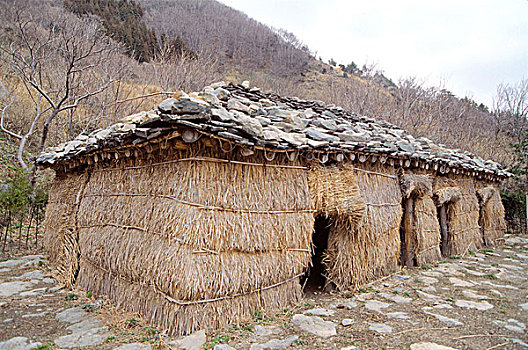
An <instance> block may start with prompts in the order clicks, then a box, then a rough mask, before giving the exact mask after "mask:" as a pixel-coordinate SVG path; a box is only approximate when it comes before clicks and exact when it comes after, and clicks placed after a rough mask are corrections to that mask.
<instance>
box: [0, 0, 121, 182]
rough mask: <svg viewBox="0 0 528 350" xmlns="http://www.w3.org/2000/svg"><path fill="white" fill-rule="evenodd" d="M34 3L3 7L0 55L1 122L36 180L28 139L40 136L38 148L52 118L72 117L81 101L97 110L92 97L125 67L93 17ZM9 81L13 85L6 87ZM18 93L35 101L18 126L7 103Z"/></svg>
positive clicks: (38, 148)
mask: <svg viewBox="0 0 528 350" xmlns="http://www.w3.org/2000/svg"><path fill="white" fill-rule="evenodd" d="M35 5H36V4H35V3H34V2H28V1H25V2H15V3H11V4H5V3H4V4H3V5H2V8H1V9H0V11H1V12H2V13H3V15H2V20H3V21H4V24H6V25H7V29H6V30H4V31H3V32H2V34H1V37H0V42H1V43H2V44H1V45H0V60H1V63H2V69H3V70H4V72H5V74H4V75H3V77H2V79H3V80H4V82H3V83H2V84H3V85H4V88H5V89H9V90H8V91H9V93H7V94H5V97H4V99H3V100H4V102H3V104H2V114H1V119H0V127H1V130H2V131H3V132H5V133H6V134H7V135H9V136H11V137H12V138H14V139H16V140H17V141H18V144H19V149H18V153H17V159H18V162H19V163H20V165H21V167H22V168H24V169H25V170H29V171H30V173H31V175H30V178H31V179H32V182H34V181H35V167H34V165H31V166H28V165H27V164H26V161H25V160H24V157H23V152H24V150H25V149H26V146H27V144H28V142H29V140H30V139H31V138H33V137H35V136H38V138H37V141H36V147H35V148H36V150H37V152H42V151H43V150H44V148H45V147H46V145H47V141H48V137H49V133H50V126H51V123H52V122H53V121H54V120H56V119H57V117H58V116H60V115H62V114H67V113H69V116H70V117H71V116H72V113H73V111H74V110H76V109H77V108H79V107H80V106H81V105H82V107H83V109H84V110H85V111H87V110H90V109H92V110H93V109H96V108H95V106H93V105H91V103H92V102H93V101H92V100H93V98H94V97H95V96H98V95H100V94H102V93H103V92H105V91H106V90H107V89H109V88H110V87H111V86H112V84H114V83H115V82H117V81H119V80H120V79H121V78H122V77H123V75H124V72H125V65H124V62H123V61H122V60H121V59H120V58H119V57H120V54H119V50H120V49H119V48H118V47H117V46H116V45H115V44H113V43H112V42H111V40H109V39H108V38H107V37H106V36H105V35H104V33H103V32H102V31H101V28H100V26H99V24H98V23H97V22H96V21H94V20H93V19H87V18H85V19H79V18H77V17H75V16H73V15H68V14H66V13H64V12H63V11H59V10H58V9H56V8H55V9H54V8H52V7H50V6H49V5H48V4H47V3H44V4H41V5H40V6H46V8H41V9H40V10H37V11H35V9H34V8H32V10H31V11H30V8H31V6H35ZM8 86H9V87H8ZM20 96H26V97H28V99H27V100H29V101H30V102H31V105H25V106H24V110H25V111H26V112H31V116H30V117H29V119H27V121H28V124H29V125H25V127H24V126H23V127H20V128H19V130H14V129H15V128H14V127H13V123H10V122H9V121H8V120H9V118H8V112H9V108H10V107H11V106H12V105H13V103H16V100H17V98H20Z"/></svg>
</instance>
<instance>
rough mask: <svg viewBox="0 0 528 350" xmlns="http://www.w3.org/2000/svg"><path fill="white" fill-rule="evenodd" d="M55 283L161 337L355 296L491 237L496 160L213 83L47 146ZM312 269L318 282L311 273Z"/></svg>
mask: <svg viewBox="0 0 528 350" xmlns="http://www.w3.org/2000/svg"><path fill="white" fill-rule="evenodd" d="M37 163H38V164H39V165H40V166H42V167H50V168H53V169H54V170H55V171H56V178H55V181H54V183H53V188H52V190H51V193H50V201H49V205H48V209H47V211H46V244H47V247H48V249H49V252H50V254H51V259H52V260H53V261H54V262H55V264H56V265H57V277H58V278H59V279H60V280H61V281H62V282H64V283H65V284H67V285H73V284H75V285H78V286H80V287H81V288H85V289H87V290H90V291H92V292H94V293H98V294H106V295H108V296H110V297H111V298H113V299H114V300H116V301H117V302H118V303H119V304H120V305H122V306H123V307H125V308H127V309H129V310H131V311H137V312H140V313H141V314H143V315H144V316H145V317H146V318H147V319H148V320H150V321H151V322H152V323H153V324H156V325H158V326H160V327H163V328H165V329H168V330H169V331H170V332H171V333H178V334H184V333H188V332H191V331H193V330H196V329H199V328H202V327H217V326H220V325H223V324H227V323H235V322H238V321H242V320H244V319H245V318H247V317H249V315H251V312H252V311H253V310H255V309H257V308H269V309H273V308H278V307H282V306H285V305H288V304H291V303H293V302H295V301H297V300H298V299H299V298H300V297H301V296H302V290H303V285H304V284H310V283H314V281H316V283H319V284H321V285H322V286H326V287H332V288H338V289H341V290H343V289H348V288H356V287H358V286H360V285H361V284H363V283H366V282H369V281H372V280H374V279H377V278H379V277H381V276H385V275H387V274H390V273H392V272H394V271H397V270H398V268H399V267H400V266H401V265H410V266H412V265H421V264H425V263H429V262H433V261H435V260H438V259H439V258H440V257H441V254H444V255H452V254H464V253H465V252H467V251H468V250H469V249H476V248H479V247H481V246H482V245H483V244H495V243H497V242H499V241H500V240H501V237H502V234H503V232H504V218H503V213H504V210H503V208H502V204H501V202H500V197H499V194H498V184H499V182H500V181H501V180H502V179H503V178H504V177H506V176H508V173H507V172H505V171H503V170H502V169H501V168H500V166H499V165H498V164H497V163H494V162H491V161H483V160H482V159H480V158H478V157H475V156H473V155H471V154H469V153H466V152H464V153H463V152H459V151H455V150H450V149H448V148H446V147H444V146H442V145H436V144H434V143H433V142H431V141H430V140H428V139H425V138H417V139H415V138H413V137H412V136H411V135H408V134H407V133H406V132H405V131H404V130H402V129H400V128H398V127H396V126H394V125H391V124H389V123H386V122H383V121H376V120H374V119H372V118H368V117H364V116H359V115H356V114H353V113H349V112H346V111H344V110H343V109H341V108H339V107H335V106H332V105H325V104H323V103H322V102H319V101H306V100H301V99H298V98H287V97H281V96H278V95H275V94H268V93H264V92H262V91H260V90H259V89H256V88H253V89H248V88H245V87H243V86H240V85H225V84H223V83H218V84H213V85H211V86H208V87H206V88H205V89H204V90H202V91H201V92H199V93H192V94H189V95H186V94H183V95H182V96H178V97H177V98H169V99H167V100H165V101H163V102H162V103H161V104H160V105H159V109H158V110H156V111H150V112H143V113H139V114H136V115H132V116H129V117H126V118H124V119H123V121H122V122H120V123H118V124H115V125H113V126H111V127H110V128H108V129H105V130H96V131H94V132H92V133H90V134H89V135H80V136H78V137H77V138H76V139H75V140H73V141H70V142H68V143H66V144H63V145H60V146H58V147H54V148H51V149H50V150H48V151H47V152H46V153H44V154H42V155H40V156H39V158H38V159H37ZM321 271H322V274H321Z"/></svg>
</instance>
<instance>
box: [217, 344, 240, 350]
mask: <svg viewBox="0 0 528 350" xmlns="http://www.w3.org/2000/svg"><path fill="white" fill-rule="evenodd" d="M213 350H236V349H235V348H234V347H232V346H229V345H228V344H216V345H215V347H214V348H213Z"/></svg>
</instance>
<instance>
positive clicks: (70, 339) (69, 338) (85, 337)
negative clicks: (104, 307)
mask: <svg viewBox="0 0 528 350" xmlns="http://www.w3.org/2000/svg"><path fill="white" fill-rule="evenodd" d="M66 329H68V330H70V331H72V332H73V333H72V334H69V335H64V336H62V337H59V338H57V339H55V341H54V342H55V344H56V345H57V346H58V347H60V348H66V349H71V348H79V347H85V346H95V345H101V344H102V343H103V342H104V341H105V340H106V338H107V337H108V336H109V335H110V333H108V332H107V330H108V327H106V326H104V327H100V322H99V320H96V319H95V318H93V317H90V318H87V319H85V320H83V321H81V322H79V323H74V324H72V325H71V326H69V327H67V328H66Z"/></svg>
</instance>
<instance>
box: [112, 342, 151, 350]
mask: <svg viewBox="0 0 528 350" xmlns="http://www.w3.org/2000/svg"><path fill="white" fill-rule="evenodd" d="M151 348H152V347H151V346H150V344H141V343H131V344H125V345H121V346H120V347H118V348H115V349H114V350H150V349H151Z"/></svg>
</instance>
